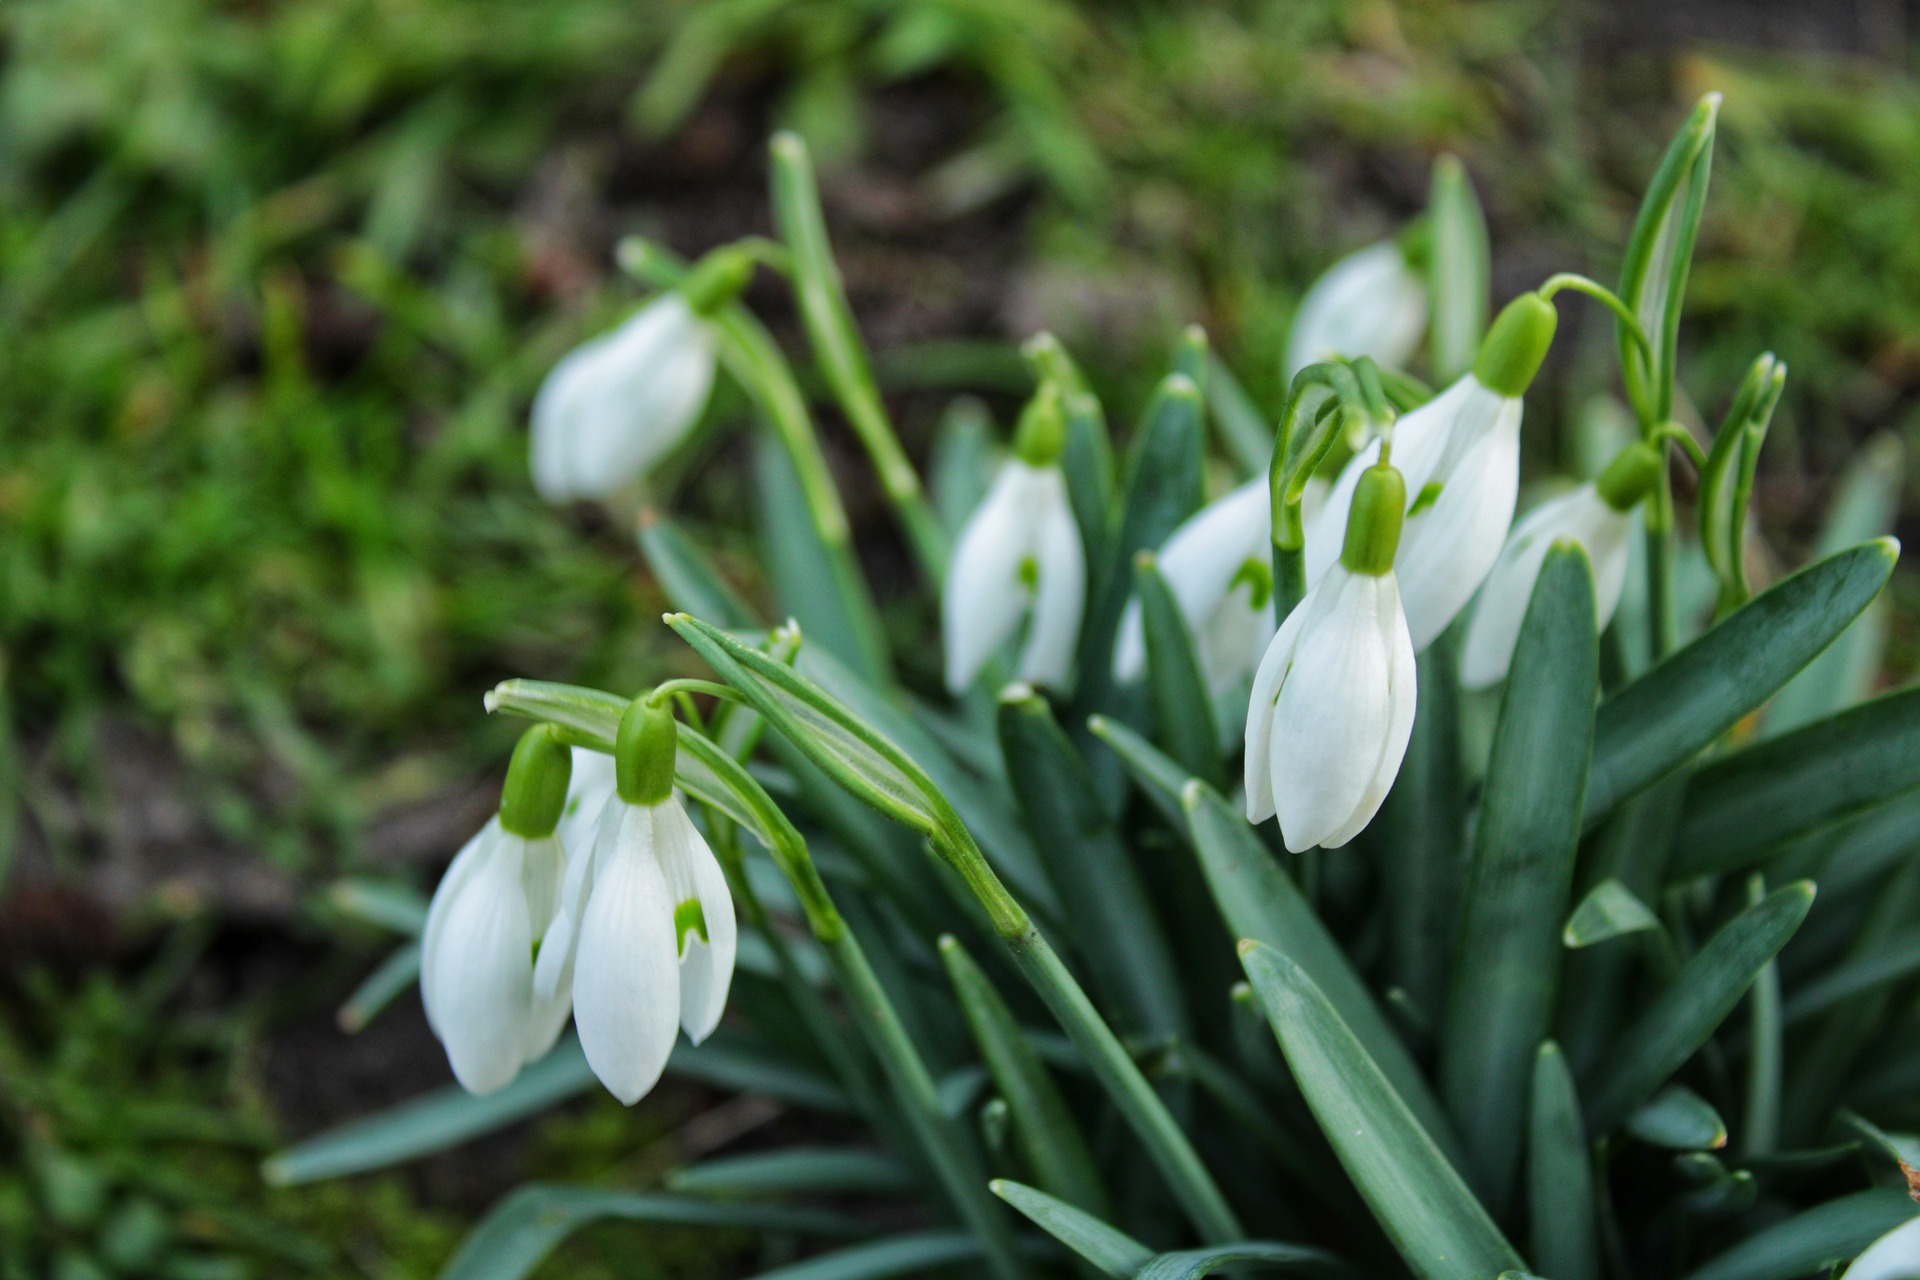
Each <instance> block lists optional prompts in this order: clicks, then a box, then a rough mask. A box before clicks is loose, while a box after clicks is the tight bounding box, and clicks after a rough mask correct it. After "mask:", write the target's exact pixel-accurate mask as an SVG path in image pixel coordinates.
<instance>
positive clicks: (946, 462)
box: [683, 396, 994, 617]
mask: <svg viewBox="0 0 1920 1280" xmlns="http://www.w3.org/2000/svg"><path fill="white" fill-rule="evenodd" d="M993 466H994V460H993V415H992V414H990V413H989V412H988V411H987V406H986V405H984V404H982V403H981V402H980V401H978V400H976V399H974V398H973V397H972V396H956V397H954V398H953V400H952V401H950V402H949V403H948V405H947V409H946V412H945V413H943V414H941V415H940V425H939V426H938V427H936V428H935V429H934V433H933V456H932V458H931V460H930V461H929V462H928V464H927V477H928V484H929V487H930V488H931V489H932V490H933V507H934V510H936V511H938V512H939V513H940V520H941V523H943V524H944V525H946V528H947V535H948V536H949V537H958V536H959V534H960V530H962V529H963V528H965V527H966V524H967V517H968V516H970V515H972V514H973V509H974V508H975V507H977V506H979V505H980V500H981V499H982V498H985V497H986V496H987V489H988V488H989V487H990V486H991V485H992V483H993ZM683 612H686V613H691V614H693V615H694V616H695V617H703V616H705V615H704V614H703V613H702V612H701V611H700V610H698V609H686V610H684V611H683Z"/></svg>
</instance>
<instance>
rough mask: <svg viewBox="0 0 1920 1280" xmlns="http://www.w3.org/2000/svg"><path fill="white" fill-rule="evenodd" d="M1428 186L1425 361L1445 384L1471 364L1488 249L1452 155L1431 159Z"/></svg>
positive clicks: (1483, 317)
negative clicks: (1429, 315)
mask: <svg viewBox="0 0 1920 1280" xmlns="http://www.w3.org/2000/svg"><path fill="white" fill-rule="evenodd" d="M1428 191H1429V194H1428V196H1427V220H1428V224H1429V227H1430V228H1431V231H1432V235H1433V249H1432V259H1431V262H1430V264H1429V270H1428V279H1429V288H1430V289H1431V291H1432V293H1433V323H1432V325H1431V327H1430V329H1429V333H1430V339H1429V343H1428V345H1429V347H1430V352H1429V363H1430V364H1431V365H1432V366H1433V376H1434V377H1435V378H1436V379H1437V380H1438V381H1439V382H1440V383H1441V384H1442V385H1446V384H1449V383H1451V382H1453V381H1454V380H1455V379H1456V378H1458V377H1459V376H1460V375H1461V374H1463V373H1465V372H1466V371H1467V370H1469V369H1471V368H1472V367H1473V360H1474V357H1475V356H1476V355H1477V354H1479V351H1480V339H1481V338H1482V337H1483V336H1484V335H1485V333H1486V329H1487V293H1488V288H1489V285H1488V275H1489V272H1490V271H1491V265H1490V256H1491V255H1490V251H1489V249H1488V247H1487V219H1486V215H1485V214H1484V213H1482V212H1481V211H1480V200H1479V197H1477V196H1476V195H1475V194H1474V191H1473V181H1472V179H1470V178H1469V177H1468V176H1467V171H1466V167H1465V166H1464V165H1462V164H1461V163H1460V160H1459V158H1458V157H1456V156H1451V155H1443V156H1441V157H1440V158H1439V159H1438V160H1436V161H1434V165H1433V182H1432V185H1431V186H1430V187H1429V188H1428Z"/></svg>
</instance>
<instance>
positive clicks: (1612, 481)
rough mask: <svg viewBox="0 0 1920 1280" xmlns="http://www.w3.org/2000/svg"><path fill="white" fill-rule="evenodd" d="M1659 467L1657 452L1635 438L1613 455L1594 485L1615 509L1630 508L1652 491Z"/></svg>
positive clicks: (1623, 509) (1659, 459)
mask: <svg viewBox="0 0 1920 1280" xmlns="http://www.w3.org/2000/svg"><path fill="white" fill-rule="evenodd" d="M1662 466H1663V463H1662V460H1661V457H1660V453H1659V451H1658V450H1656V449H1655V448H1654V447H1653V446H1652V445H1650V444H1648V443H1647V442H1646V441H1644V440H1642V441H1637V442H1635V443H1633V444H1630V445H1628V446H1627V447H1626V448H1624V449H1622V450H1621V451H1620V452H1619V453H1617V454H1615V455H1614V458H1613V461H1612V462H1609V463H1608V464H1607V469H1606V470H1605V471H1602V472H1601V473H1600V475H1599V477H1598V478H1597V479H1595V480H1594V482H1593V487H1594V490H1595V492H1597V493H1598V494H1599V495H1600V498H1601V500H1602V501H1603V502H1605V503H1606V504H1607V505H1608V506H1610V507H1612V508H1613V509H1614V510H1615V511H1631V510H1633V509H1634V507H1636V506H1638V505H1639V502H1640V499H1642V498H1644V497H1646V496H1647V494H1648V493H1650V492H1652V490H1653V486H1654V483H1655V482H1656V481H1658V480H1659V479H1660V471H1661V467H1662Z"/></svg>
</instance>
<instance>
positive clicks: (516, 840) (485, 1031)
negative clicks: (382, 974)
mask: <svg viewBox="0 0 1920 1280" xmlns="http://www.w3.org/2000/svg"><path fill="white" fill-rule="evenodd" d="M569 768H570V762H569V760H568V758H567V752H566V749H565V748H564V747H562V746H560V745H559V743H558V742H556V741H555V740H554V738H553V735H552V732H551V730H549V729H547V728H546V727H545V726H539V727H536V728H533V729H529V730H528V731H527V732H526V734H525V735H523V736H522V737H521V739H520V745H519V746H518V747H517V748H515V750H514V753H513V764H512V765H511V766H510V767H509V768H508V770H507V785H506V788H505V790H504V791H503V793H502V795H501V798H500V812H499V814H498V816H496V817H495V818H493V819H492V820H491V821H489V822H488V823H487V825H486V826H485V827H483V828H481V830H480V832H479V834H478V835H476V836H474V837H473V839H471V840H469V841H468V842H467V845H466V847H465V848H463V849H462V850H460V852H459V854H458V855H457V856H456V857H455V858H454V860H453V864H452V865H451V866H449V867H448V868H447V873H446V875H445V876H443V877H441V880H440V887H439V888H438V889H436V890H434V894H433V902H432V905H430V906H429V907H428V908H427V923H426V928H425V930H424V932H423V933H422V935H421V941H420V995H421V999H422V1000H423V1002H424V1003H425V1005H426V1009H427V1025H428V1026H430V1027H431V1028H432V1029H433V1033H434V1034H435V1035H436V1036H438V1037H439V1038H440V1043H441V1044H442V1045H443V1046H445V1048H446V1051H447V1058H448V1060H449V1061H450V1062H451V1063H452V1065H453V1074H454V1078H455V1079H457V1080H459V1082H460V1084H461V1086H462V1087H463V1088H465V1089H466V1090H467V1091H468V1092H470V1093H491V1092H493V1091H494V1090H495V1089H498V1088H501V1087H502V1086H504V1085H505V1084H507V1083H508V1082H509V1081H510V1080H512V1079H513V1078H514V1077H515V1076H516V1075H518V1074H519V1073H520V1068H521V1067H523V1066H525V1065H526V1064H527V1063H529V1062H532V1061H533V1060H535V1059H536V1058H539V1057H541V1056H542V1055H543V1054H545V1053H546V1051H547V1050H548V1049H550V1048H552V1047H553V1042H554V1039H555V1038H556V1037H557V1036H558V1035H559V1034H560V1028H561V1027H562V1026H564V1025H565V1024H566V1021H567V996H566V993H565V992H549V993H547V994H546V995H544V996H541V995H536V994H535V992H534V988H533V969H534V962H533V955H534V949H535V948H536V947H538V946H539V945H540V943H541V941H542V939H543V938H544V936H545V935H546V934H547V932H548V930H549V927H550V926H551V924H552V921H553V918H554V910H555V908H556V907H557V905H558V904H559V901H560V886H561V877H562V875H563V873H564V871H565V869H566V865H567V860H566V853H565V852H564V850H563V849H562V847H561V844H560V841H559V840H558V839H556V838H555V836H554V824H555V823H556V822H557V821H558V820H559V817H560V809H561V805H562V803H563V802H564V800H565V798H566V794H567V779H568V773H569Z"/></svg>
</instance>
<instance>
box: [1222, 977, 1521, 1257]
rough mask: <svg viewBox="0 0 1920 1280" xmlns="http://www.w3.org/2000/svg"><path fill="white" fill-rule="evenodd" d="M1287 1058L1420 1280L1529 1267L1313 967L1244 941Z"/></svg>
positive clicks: (1357, 1183) (1255, 981) (1331, 1138)
mask: <svg viewBox="0 0 1920 1280" xmlns="http://www.w3.org/2000/svg"><path fill="white" fill-rule="evenodd" d="M1240 962H1241V964H1243V965H1244V966H1245V967H1246V970H1247V977H1248V978H1249V979H1250V980H1251V981H1252V983H1253V989H1254V991H1255V992H1256V993H1257V994H1258V995H1259V997H1260V1002H1261V1003H1262V1004H1263V1005H1265V1006H1266V1010H1267V1018H1268V1021H1270V1022H1271V1023H1272V1024H1273V1029H1274V1034H1275V1035H1276V1036H1277V1037H1278V1038H1279V1040H1280V1049H1281V1052H1283V1053H1284V1054H1285V1055H1286V1058H1287V1065H1288V1066H1289V1067H1291V1068H1292V1069H1293V1076H1294V1079H1295V1080H1296V1081H1297V1082H1298V1083H1299V1085H1300V1092H1301V1093H1302V1094H1304V1095H1305V1096H1306V1099H1307V1105H1308V1106H1309V1107H1310V1108H1312V1110H1313V1114H1314V1118H1315V1119H1317V1120H1318V1121H1319V1122H1320V1128H1321V1129H1322V1130H1323V1131H1324V1132H1325V1133H1326V1135H1327V1140H1328V1141H1329V1142H1331V1143H1332V1144H1333V1149H1334V1152H1335V1154H1337V1155H1338V1156H1339V1158H1340V1163H1341V1165H1343V1166H1344V1167H1345V1168H1346V1171H1347V1174H1348V1176H1349V1177H1351V1178H1352V1179H1353V1181H1354V1185H1355V1186H1357V1187H1358V1188H1359V1189H1360V1194H1361V1195H1362V1196H1364V1197H1365V1198H1366V1201H1367V1204H1368V1205H1369V1206H1370V1207H1371V1208H1372V1209H1373V1212H1374V1216H1375V1217H1377V1218H1378V1219H1379V1220H1380V1224H1381V1226H1383V1227H1384V1228H1386V1232H1387V1235H1388V1237H1389V1238H1390V1239H1391V1240H1392V1241H1393V1243H1394V1247H1395V1248H1397V1249H1398V1250H1399V1251H1400V1255H1401V1257H1403V1258H1405V1259H1406V1261H1407V1265H1408V1266H1409V1267H1410V1268H1411V1269H1412V1270H1413V1272H1414V1274H1415V1275H1417V1276H1419V1277H1421V1280H1486V1277H1487V1276H1489V1275H1493V1274H1495V1273H1497V1272H1501V1271H1507V1270H1513V1269H1516V1268H1518V1267H1520V1266H1521V1265H1522V1263H1521V1261H1520V1256H1519V1254H1517V1253H1516V1252H1514V1248H1513V1246H1512V1245H1511V1244H1509V1243H1507V1240H1506V1237H1504V1236H1502V1235H1501V1234H1500V1229H1499V1228H1498V1227H1496V1226H1494V1224H1493V1220H1492V1219H1491V1218H1489V1217H1488V1216H1487V1211H1486V1210H1485V1209H1483V1208H1482V1207H1481V1206H1480V1202H1479V1201H1478V1200H1475V1199H1474V1198H1473V1193H1472V1192H1471V1191H1469V1190H1467V1185H1466V1183H1465V1182H1463V1181H1462V1180H1461V1178H1460V1175H1459V1174H1458V1173H1457V1172H1455V1170H1454V1168H1453V1166H1452V1165H1451V1164H1449V1163H1448V1162H1447V1158H1446V1157H1445V1156H1444V1155H1442V1154H1441V1153H1440V1149H1439V1148H1438V1147H1436V1146H1434V1144H1433V1140H1432V1138H1430V1137H1429V1136H1428V1134H1427V1131H1426V1130H1425V1129H1424V1128H1422V1127H1421V1124H1420V1122H1419V1120H1417V1119H1416V1118H1415V1117H1414V1114H1413V1112H1411V1111H1409V1110H1408V1109H1407V1105H1406V1103H1405V1102H1404V1101H1402V1099H1401V1096H1400V1095H1399V1094H1398V1093H1397V1092H1395V1090H1394V1088H1393V1086H1392V1085H1391V1084H1390V1083H1388V1081H1387V1077H1386V1076H1385V1075H1383V1074H1382V1073H1381V1070H1380V1068H1379V1067H1378V1066H1377V1065H1375V1063H1374V1061H1373V1059H1372V1057H1370V1056H1369V1055H1368V1053H1367V1051H1366V1048H1365V1047H1364V1046H1363V1045H1362V1044H1361V1043H1360V1041H1359V1040H1358V1039H1357V1038H1356V1037H1355V1036H1354V1034H1353V1032H1352V1031H1351V1030H1349V1029H1348V1027H1347V1024H1346V1023H1345V1022H1344V1021H1342V1020H1341V1018H1340V1015H1339V1014H1338V1013H1337V1012H1335V1010H1334V1007H1333V1005H1332V1004H1331V1003H1330V1002H1329V1001H1328V999H1327V997H1326V996H1325V995H1323V994H1322V993H1321V991H1320V988H1319V987H1318V986H1316V985H1315V984H1314V981H1313V979H1312V978H1310V977H1308V976H1307V974H1306V972H1305V970H1303V969H1302V968H1301V967H1300V966H1299V965H1297V964H1295V963H1294V962H1293V961H1292V960H1290V959H1288V958H1287V957H1286V956H1284V955H1282V954H1280V953H1279V952H1278V951H1275V950H1274V949H1273V948H1272V947H1269V946H1266V945H1265V944H1263V943H1259V942H1253V941H1246V942H1242V943H1241V944H1240Z"/></svg>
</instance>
